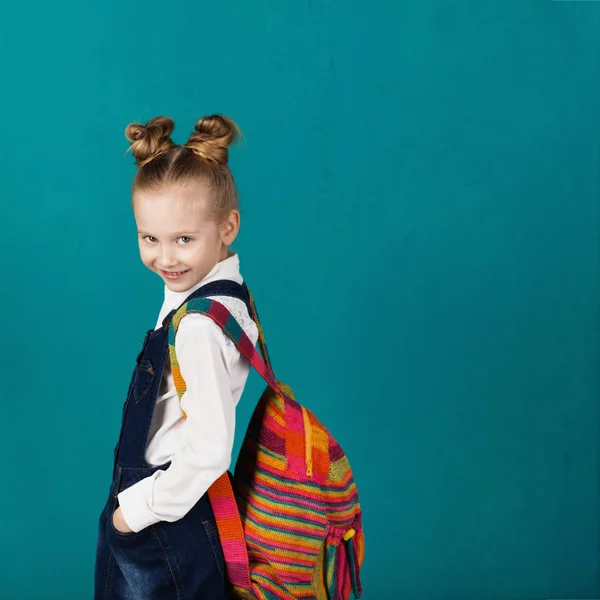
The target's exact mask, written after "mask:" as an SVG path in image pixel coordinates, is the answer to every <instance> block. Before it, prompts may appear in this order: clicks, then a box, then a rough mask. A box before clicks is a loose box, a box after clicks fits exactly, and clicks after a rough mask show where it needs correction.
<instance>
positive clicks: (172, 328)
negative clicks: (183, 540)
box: [164, 282, 286, 590]
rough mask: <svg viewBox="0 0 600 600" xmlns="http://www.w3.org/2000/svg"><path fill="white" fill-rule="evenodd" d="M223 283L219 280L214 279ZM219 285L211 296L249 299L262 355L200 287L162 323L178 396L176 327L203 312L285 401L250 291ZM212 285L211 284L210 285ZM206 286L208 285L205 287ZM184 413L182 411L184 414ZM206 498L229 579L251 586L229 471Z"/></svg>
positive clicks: (180, 389)
mask: <svg viewBox="0 0 600 600" xmlns="http://www.w3.org/2000/svg"><path fill="white" fill-rule="evenodd" d="M215 283H222V282H215ZM229 283H233V284H234V285H229V284H227V285H222V286H220V287H219V288H218V290H219V291H218V293H214V291H213V290H214V289H217V286H214V287H212V288H209V290H208V291H209V293H210V294H211V295H218V296H233V297H236V298H240V299H242V300H244V301H246V300H245V298H247V299H248V300H249V304H250V311H249V312H250V314H251V316H252V319H253V320H254V322H255V323H256V326H257V328H258V332H259V344H260V349H261V351H262V353H263V357H264V360H263V358H261V356H260V354H259V352H258V351H257V350H256V348H255V347H254V344H253V343H252V342H251V340H250V338H249V337H248V336H247V335H246V333H245V332H244V330H243V329H242V327H241V325H240V324H239V323H238V322H237V320H236V319H235V317H234V316H233V315H232V314H231V313H230V312H229V310H227V308H226V307H225V306H224V305H223V304H221V303H220V302H217V301H216V300H211V299H209V298H206V297H203V296H204V295H205V294H206V290H205V289H204V288H199V289H198V290H196V292H194V293H193V294H191V295H190V297H189V298H188V299H186V301H185V302H184V303H183V304H182V305H181V306H180V307H179V308H178V309H176V310H174V311H171V313H174V314H171V313H169V315H167V317H170V318H169V319H168V320H167V318H165V321H164V325H165V326H168V328H169V335H168V337H169V352H170V357H171V371H172V374H173V380H174V382H175V387H176V389H177V393H178V395H179V397H180V398H181V396H182V395H183V393H184V392H185V381H184V379H183V377H182V376H181V371H180V370H179V363H178V361H177V356H176V354H175V335H176V333H177V329H178V328H179V323H180V322H181V319H182V318H183V317H184V316H185V315H186V314H188V313H200V314H204V315H206V316H207V317H209V318H210V319H212V320H213V321H214V322H215V323H216V324H217V325H218V326H219V327H220V328H221V330H222V331H223V332H224V333H225V334H226V335H227V336H228V337H229V338H230V339H231V340H232V341H233V343H234V344H235V346H236V348H237V349H238V350H239V352H240V353H241V354H242V355H243V356H245V357H246V358H247V359H248V361H249V362H250V364H251V365H252V366H253V367H254V368H255V369H256V370H257V371H258V373H259V374H260V375H261V376H262V377H263V379H264V380H265V381H266V382H267V384H268V385H269V386H270V387H271V388H272V389H273V391H274V392H275V393H276V394H277V395H278V396H280V397H281V398H282V399H283V400H284V401H285V400H286V395H285V394H284V393H283V391H282V390H281V388H280V386H279V382H278V381H277V379H276V378H275V374H274V372H273V368H272V366H271V362H270V360H269V355H268V353H267V345H266V342H265V339H264V334H263V331H262V327H261V325H260V322H259V320H258V313H257V311H256V307H255V305H254V300H253V298H252V295H251V294H250V291H249V290H248V288H247V287H246V285H245V284H244V285H243V286H242V285H239V284H235V282H229ZM209 285H211V284H209ZM205 287H207V286H205ZM184 416H185V413H184ZM208 497H209V500H210V503H211V506H212V509H213V512H214V514H215V519H216V523H217V529H218V531H219V538H220V540H221V546H222V549H223V556H224V558H225V563H226V565H227V576H228V579H229V581H230V582H231V583H232V584H233V585H235V586H239V587H241V588H244V589H246V590H250V589H251V585H252V584H251V578H250V562H249V558H248V549H247V547H246V539H245V535H244V527H243V524H242V519H241V517H240V512H239V508H238V505H237V502H236V497H235V493H234V491H233V487H232V485H231V480H230V478H229V472H225V473H224V474H223V475H221V476H220V477H219V478H218V479H217V480H216V481H215V482H214V483H213V484H212V485H211V486H210V488H209V489H208Z"/></svg>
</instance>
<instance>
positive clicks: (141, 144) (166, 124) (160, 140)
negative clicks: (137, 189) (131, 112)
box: [125, 117, 175, 167]
mask: <svg viewBox="0 0 600 600" xmlns="http://www.w3.org/2000/svg"><path fill="white" fill-rule="evenodd" d="M173 129H175V122H174V121H173V119H171V118H170V117H154V118H153V119H150V120H149V121H148V122H147V123H146V124H145V125H141V124H140V123H130V124H129V125H127V127H126V128H125V137H126V138H127V139H128V140H129V141H130V142H131V145H130V147H129V150H131V154H132V155H133V157H134V158H135V162H136V164H137V166H138V167H143V166H144V165H145V164H146V163H147V162H150V161H151V160H152V159H153V158H154V157H155V156H156V155H157V154H158V153H159V152H163V151H164V150H168V149H169V148H172V147H173V145H174V144H173V140H172V139H171V137H170V136H171V134H172V133H173Z"/></svg>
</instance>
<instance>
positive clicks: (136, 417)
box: [94, 280, 251, 600]
mask: <svg viewBox="0 0 600 600" xmlns="http://www.w3.org/2000/svg"><path fill="white" fill-rule="evenodd" d="M206 296H234V297H238V298H241V299H242V300H244V301H245V303H246V306H248V308H249V298H248V296H247V293H246V288H245V286H240V285H239V284H237V283H235V282H232V281H229V280H221V281H215V282H212V283H210V284H207V285H205V286H202V287H201V288H199V289H197V290H196V291H195V292H193V293H192V294H190V296H188V297H187V298H186V300H185V301H184V302H183V303H182V304H184V303H185V302H188V301H189V300H191V299H192V298H195V297H206ZM176 311H177V309H174V310H172V311H171V312H170V313H169V314H168V315H167V316H166V317H165V318H164V320H163V322H162V325H161V326H160V327H158V328H157V329H149V330H148V331H146V335H145V337H144V342H143V344H142V350H141V352H140V353H139V355H138V357H137V359H136V366H135V368H134V371H133V375H132V377H131V382H130V384H129V391H128V393H127V399H126V400H125V404H124V406H123V419H122V424H121V433H120V436H119V440H118V442H117V445H116V447H115V451H114V467H113V478H112V484H111V487H110V492H109V495H108V499H107V501H106V504H105V506H104V509H103V510H102V513H101V515H100V520H99V527H98V542H97V549H96V563H95V573H94V600H117V599H118V600H129V599H136V600H142V599H143V600H146V599H148V600H150V599H152V600H154V599H159V598H160V599H161V600H171V599H172V600H231V599H232V598H233V596H232V594H231V591H230V590H231V588H230V584H229V582H228V581H227V579H226V571H225V561H224V557H223V551H222V548H221V544H220V540H219V534H218V530H217V525H216V521H215V516H214V513H213V510H212V507H211V505H210V502H209V499H208V494H204V495H203V496H202V497H201V498H200V500H198V502H197V503H196V504H195V505H194V506H193V507H192V509H191V510H190V511H189V512H188V513H187V514H186V515H185V516H184V517H183V518H181V519H179V520H177V521H173V522H168V521H160V522H158V523H155V524H153V525H150V526H149V527H146V528H145V529H142V530H141V531H139V532H130V533H121V532H119V531H117V529H115V527H114V525H113V521H112V517H113V513H114V511H115V510H116V509H117V507H118V505H119V502H118V498H117V494H119V493H120V492H121V491H123V490H125V489H126V488H128V487H129V486H131V485H133V484H134V483H136V482H138V481H140V480H141V479H144V478H145V477H148V476H149V475H151V474H152V473H154V472H155V471H157V470H158V469H166V468H167V467H168V466H169V465H170V464H171V463H170V461H169V462H166V463H164V464H162V465H157V466H153V465H150V464H148V463H147V462H146V458H145V453H146V446H147V443H148V437H149V432H150V424H151V422H152V415H153V413H154V407H155V404H156V399H157V396H158V392H159V387H160V383H161V380H162V376H163V371H164V368H165V364H166V361H167V360H168V359H169V341H168V330H169V325H170V322H171V319H172V317H173V315H174V314H175V312H176ZM248 312H249V313H250V309H249V311H248ZM250 314H251V313H250Z"/></svg>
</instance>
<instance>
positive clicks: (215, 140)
mask: <svg viewBox="0 0 600 600" xmlns="http://www.w3.org/2000/svg"><path fill="white" fill-rule="evenodd" d="M194 129H195V131H194V132H193V133H192V134H191V135H190V137H189V139H188V141H187V142H186V144H185V145H186V146H187V147H188V148H190V149H191V150H193V151H194V152H195V153H196V154H197V155H198V156H200V157H201V158H203V159H204V160H208V161H210V162H213V163H220V164H227V161H228V158H229V151H228V147H229V146H231V145H232V144H234V143H235V142H237V141H239V140H240V139H241V137H242V133H241V131H240V129H239V127H238V126H237V125H236V124H235V123H234V122H233V120H232V119H230V118H229V117H227V116H225V115H210V116H207V117H202V118H201V119H199V120H198V121H196V124H195V125H194Z"/></svg>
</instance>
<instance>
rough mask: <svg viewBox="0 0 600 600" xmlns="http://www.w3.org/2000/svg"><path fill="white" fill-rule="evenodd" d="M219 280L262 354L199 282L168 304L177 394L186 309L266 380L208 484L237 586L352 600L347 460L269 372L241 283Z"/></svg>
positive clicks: (355, 588)
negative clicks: (233, 450)
mask: <svg viewBox="0 0 600 600" xmlns="http://www.w3.org/2000/svg"><path fill="white" fill-rule="evenodd" d="M215 283H218V284H219V285H220V287H219V292H218V293H212V294H211V295H213V296H216V295H219V296H223V295H226V296H234V297H238V298H241V299H243V300H244V301H245V302H246V305H247V306H248V307H249V308H250V314H251V315H252V318H253V319H254V322H255V323H256V325H257V327H258V331H259V346H260V349H261V351H262V356H263V358H264V360H263V358H261V356H260V354H259V352H258V351H257V350H256V349H255V348H254V346H253V344H252V342H251V341H250V339H249V338H248V337H247V336H246V334H245V333H244V332H243V330H242V328H241V326H240V325H239V323H238V322H237V321H236V320H235V318H234V317H233V316H232V315H231V314H230V313H229V311H228V310H227V308H225V306H223V304H221V303H219V302H217V301H215V300H210V299H209V298H206V297H202V296H201V295H200V294H204V295H205V296H206V295H208V293H204V292H203V289H204V288H200V289H199V290H196V292H194V293H193V294H191V295H190V296H189V297H188V299H186V301H185V302H184V303H183V304H182V305H181V306H180V307H179V308H178V309H176V310H174V311H172V313H173V316H172V320H171V323H170V325H169V356H170V360H171V369H172V373H173V379H174V382H175V386H176V388H177V393H178V395H179V398H180V399H181V396H182V395H183V393H184V392H185V389H186V386H185V381H184V380H183V378H182V376H181V371H180V369H179V363H178V361H177V356H176V354H175V335H176V333H177V329H178V326H179V323H180V321H181V319H182V318H183V317H184V316H185V315H186V314H188V313H201V314H205V315H207V316H208V317H210V318H211V319H212V320H213V321H214V322H215V323H216V324H217V325H219V327H221V329H222V330H223V331H224V332H225V333H226V334H227V335H228V336H229V337H230V338H231V340H233V342H234V343H235V345H236V347H237V348H238V350H239V351H240V353H241V354H242V355H244V356H245V357H246V358H247V359H248V360H249V361H250V363H251V364H252V365H253V366H254V367H255V369H256V370H257V371H258V372H259V373H260V375H261V376H262V377H263V378H264V379H265V381H266V382H267V384H268V385H267V387H266V389H265V391H264V392H263V394H262V396H261V398H260V400H259V401H258V403H257V406H256V409H255V410H254V413H253V415H252V418H251V420H250V423H249V425H248V429H247V431H246V435H245V437H244V440H243V443H242V447H241V450H240V454H239V457H238V460H237V463H236V465H235V470H234V474H233V475H232V474H231V473H230V472H229V471H228V472H226V473H225V474H223V475H222V476H221V477H220V478H219V479H218V480H217V481H216V482H215V483H214V484H213V485H212V486H211V487H210V489H209V490H208V494H209V499H210V502H211V505H212V508H213V511H214V513H215V517H216V522H217V528H218V531H219V537H220V540H221V546H222V548H223V555H224V557H225V564H226V568H227V577H228V580H229V581H230V583H231V584H232V591H233V594H234V595H235V596H236V597H238V598H244V599H247V600H297V599H300V598H305V599H315V600H348V599H349V597H350V593H351V592H353V593H354V597H355V598H359V597H360V595H361V593H362V586H361V582H360V577H359V572H360V568H361V565H362V562H363V556H364V533H363V528H362V512H361V507H360V503H359V499H358V492H357V489H356V485H355V482H354V477H353V475H352V471H351V470H350V465H349V463H348V458H347V457H346V455H345V454H344V452H343V451H342V448H341V447H340V445H339V444H338V443H337V442H336V441H335V440H334V439H333V437H332V436H331V434H330V433H329V431H328V430H327V429H326V427H325V426H324V425H323V424H322V423H321V422H320V421H319V420H318V419H317V418H316V417H315V415H314V414H313V413H312V412H311V411H310V410H308V409H307V408H305V407H304V406H302V405H301V404H300V403H298V402H297V401H296V400H295V398H294V394H293V392H292V390H291V389H290V387H289V386H287V385H285V384H284V383H282V382H281V381H278V380H277V379H276V378H275V375H274V373H273V369H272V366H271V362H270V360H269V354H268V352H267V346H266V343H265V338H264V335H263V331H262V328H261V326H260V322H259V320H258V314H257V312H256V307H255V305H254V301H253V299H252V296H251V294H250V292H249V290H248V288H247V287H246V285H245V284H244V285H243V286H242V285H239V284H237V283H235V282H232V281H226V280H221V281H219V282H215ZM209 285H211V284H209ZM206 287H208V286H206ZM213 289H214V287H213ZM184 417H186V415H185V413H184Z"/></svg>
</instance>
